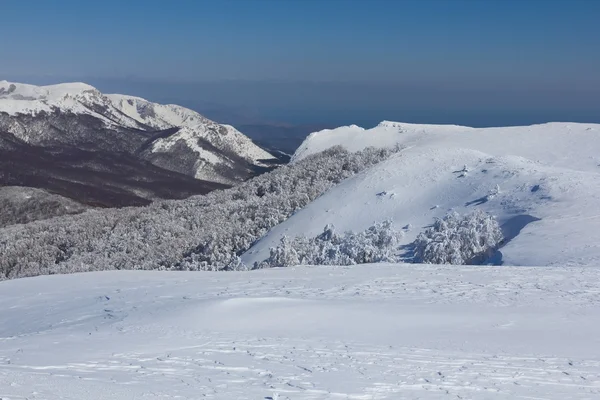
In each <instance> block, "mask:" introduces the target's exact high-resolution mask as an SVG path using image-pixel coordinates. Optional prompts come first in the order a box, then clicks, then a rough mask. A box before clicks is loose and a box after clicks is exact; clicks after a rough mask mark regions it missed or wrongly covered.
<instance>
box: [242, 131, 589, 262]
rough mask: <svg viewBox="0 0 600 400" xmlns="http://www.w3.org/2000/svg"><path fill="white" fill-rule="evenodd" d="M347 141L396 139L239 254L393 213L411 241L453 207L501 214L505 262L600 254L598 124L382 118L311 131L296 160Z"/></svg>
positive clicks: (261, 254) (256, 257)
mask: <svg viewBox="0 0 600 400" xmlns="http://www.w3.org/2000/svg"><path fill="white" fill-rule="evenodd" d="M336 145H340V146H343V147H345V148H347V149H349V150H359V149H362V148H365V147H368V146H374V147H395V146H399V147H400V148H401V151H400V152H399V153H398V154H396V155H394V156H392V157H391V158H390V159H388V160H386V161H384V162H382V163H380V164H378V165H376V166H374V167H372V168H370V169H368V170H366V171H364V172H362V173H361V174H359V175H357V176H355V177H352V178H350V179H348V180H346V181H344V182H342V183H341V184H340V185H338V186H336V187H335V188H333V189H332V190H330V191H328V192H327V193H325V194H324V195H323V196H321V197H320V198H318V199H317V200H316V201H314V202H312V203H311V204H309V205H308V206H307V207H305V208H304V209H302V210H301V211H299V212H297V213H296V214H295V215H293V216H292V217H291V218H289V219H288V220H287V221H285V222H283V223H282V224H280V225H278V226H277V227H275V228H274V229H272V230H271V231H270V232H269V234H268V235H267V236H266V237H265V238H263V239H262V240H261V241H259V242H258V243H257V244H256V245H254V246H253V248H251V249H250V250H249V251H248V252H247V253H246V254H245V255H244V256H243V257H242V260H243V261H244V262H246V263H247V264H248V265H252V264H253V263H254V262H256V261H258V262H260V261H262V260H264V259H266V258H267V257H268V256H269V249H270V248H271V247H274V246H276V245H277V244H278V243H279V241H280V239H281V238H282V237H283V236H284V235H287V236H290V237H296V236H300V235H306V236H309V237H314V236H315V235H317V234H319V233H320V232H322V231H323V228H324V226H325V225H326V224H333V225H334V226H335V227H336V228H337V230H339V231H345V230H352V231H355V232H360V231H363V230H364V229H366V228H368V227H369V226H371V225H372V224H373V223H375V222H380V221H383V220H387V219H392V220H393V222H394V225H395V227H396V228H397V229H398V230H400V231H402V232H403V237H402V240H401V244H404V245H408V244H410V243H412V242H413V241H414V240H415V238H416V237H417V235H418V234H419V233H420V232H423V230H424V229H425V228H426V227H427V226H429V225H431V224H432V223H433V222H434V220H435V218H439V217H443V216H444V215H446V214H447V213H448V212H449V211H450V210H453V211H457V212H459V213H460V214H466V213H469V212H471V211H472V210H475V209H476V208H477V209H482V210H484V211H486V212H489V213H490V214H492V215H495V216H496V217H497V219H498V221H499V223H500V224H501V225H502V226H503V230H504V234H505V237H506V240H507V241H508V243H507V244H506V245H504V247H502V248H501V250H500V251H501V253H502V260H501V262H503V263H504V264H508V265H554V264H561V265H591V264H594V263H597V262H600V235H599V234H598V232H600V219H599V218H598V215H597V214H598V204H600V154H599V153H598V149H600V125H598V124H577V123H549V124H543V125H534V126H524V127H507V128H485V129H476V128H469V127H461V126H446V125H415V124H404V123H396V122H387V121H386V122H382V123H381V124H379V125H378V126H377V127H375V128H373V129H363V128H360V127H358V126H348V127H341V128H338V129H334V130H325V131H320V132H316V133H313V134H311V135H310V136H309V137H308V138H307V139H306V140H305V142H304V143H303V144H302V145H301V146H300V148H299V149H298V150H297V151H296V153H295V155H294V156H293V160H292V162H298V161H299V160H303V159H305V158H306V157H307V156H309V155H311V154H315V153H318V152H320V151H322V150H324V149H326V148H329V147H331V146H336Z"/></svg>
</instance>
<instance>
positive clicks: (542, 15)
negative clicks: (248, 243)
mask: <svg viewBox="0 0 600 400" xmlns="http://www.w3.org/2000/svg"><path fill="white" fill-rule="evenodd" d="M35 3H36V4H35V6H34V7H32V6H31V2H26V1H20V0H6V1H3V2H2V8H3V23H2V24H0V35H1V36H2V37H4V38H10V40H6V41H5V42H3V45H2V54H3V57H2V63H1V64H0V79H8V80H13V81H24V82H31V83H36V84H41V83H56V82H60V81H85V82H87V83H90V84H92V85H94V86H97V87H98V88H99V89H100V90H101V91H103V92H117V93H127V94H132V95H138V96H142V97H146V98H148V99H150V100H154V101H158V102H173V103H178V104H181V105H184V106H188V107H190V108H193V109H195V110H197V111H200V112H202V113H204V114H206V115H207V116H208V117H209V118H213V119H216V120H218V121H220V122H227V123H231V124H281V123H285V124H292V125H299V124H325V125H332V126H335V125H345V124H352V123H355V124H359V125H364V126H372V125H375V124H376V123H378V122H379V121H381V120H384V119H387V120H399V121H407V122H423V123H424V122H427V123H453V124H463V125H471V126H494V125H519V124H530V123H537V122H546V121H581V122H600V111H599V110H600V74H599V73H598V71H600V51H598V40H600V24H598V16H599V15H600V2H597V1H593V0H589V1H587V0H569V1H567V0H564V1H561V0H548V1H533V0H532V1H517V0H514V1H513V0H487V1H472V0H453V1H451V0H422V1H416V0H415V1H412V0H403V1H388V0H371V1H367V0H364V1H362V0H349V1H342V0H322V1H274V0H273V1H270V0H220V1H216V0H215V1H208V0H206V1H191V0H190V1H186V0H181V1H177V2H173V3H170V2H163V1H153V0H149V1H137V0H131V1H127V2H121V1H116V0H107V1H104V2H82V1H73V0H63V1H61V2H41V1H40V2H35ZM17 32H18V34H16V33H17Z"/></svg>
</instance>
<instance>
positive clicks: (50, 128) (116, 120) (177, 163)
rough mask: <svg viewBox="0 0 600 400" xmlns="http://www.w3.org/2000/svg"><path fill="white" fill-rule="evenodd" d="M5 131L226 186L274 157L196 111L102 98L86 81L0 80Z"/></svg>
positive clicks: (29, 140)
mask: <svg viewBox="0 0 600 400" xmlns="http://www.w3.org/2000/svg"><path fill="white" fill-rule="evenodd" d="M0 131H6V132H8V133H10V134H13V135H14V136H16V137H17V138H18V139H21V140H23V141H25V142H26V143H28V144H32V145H41V146H48V145H69V146H75V147H79V148H86V149H90V148H92V149H93V148H98V149H102V150H106V151H124V152H128V153H131V154H132V155H135V156H137V157H142V158H143V159H145V160H148V161H150V162H152V163H153V164H155V165H157V166H160V167H162V168H166V169H169V170H172V171H176V172H180V173H184V174H186V175H191V176H193V177H195V178H198V179H204V180H209V181H213V182H220V183H227V184H231V183H235V182H239V181H240V180H243V179H246V178H247V177H248V176H250V175H252V173H253V170H254V169H255V168H257V167H264V166H266V165H268V163H269V162H270V161H272V160H274V157H273V156H272V155H271V154H269V153H268V152H266V151H264V150H263V149H261V148H260V147H258V146H256V145H255V144H254V143H252V141H251V140H250V139H249V138H248V137H246V136H245V135H243V134H242V133H241V132H239V131H237V130H236V129H235V128H233V127H231V126H229V125H220V124H218V123H216V122H213V121H210V120H208V119H206V118H204V117H203V116H202V115H200V114H198V113H196V112H195V111H192V110H189V109H186V108H184V107H181V106H177V105H161V104H156V103H152V102H149V101H147V100H144V99H140V98H137V97H132V96H125V95H103V94H102V93H100V91H98V90H97V89H95V88H94V87H92V86H89V85H86V84H84V83H66V84H59V85H51V86H33V85H26V84H21V83H11V82H7V81H0ZM265 162H266V163H267V164H265Z"/></svg>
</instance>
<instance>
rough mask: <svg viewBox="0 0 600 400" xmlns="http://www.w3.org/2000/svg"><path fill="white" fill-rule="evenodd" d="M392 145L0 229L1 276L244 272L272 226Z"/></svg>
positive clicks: (328, 154) (333, 153)
mask: <svg viewBox="0 0 600 400" xmlns="http://www.w3.org/2000/svg"><path fill="white" fill-rule="evenodd" d="M393 152H394V150H385V149H383V150H382V149H374V148H368V149H365V150H363V151H360V152H357V153H349V152H348V151H347V150H344V149H343V148H341V147H334V148H331V149H329V150H326V151H324V152H322V153H319V154H315V155H313V156H311V157H307V158H306V159H304V160H302V161H300V162H298V163H293V164H290V165H285V166H282V167H280V168H277V169H276V170H274V171H272V172H269V173H266V174H263V175H260V176H258V177H256V178H253V179H251V180H249V181H247V182H244V183H242V184H240V185H238V186H235V187H233V188H231V189H227V190H219V191H215V192H211V193H209V194H208V195H206V196H194V197H191V198H189V199H186V200H166V201H157V202H155V203H152V204H150V205H148V206H146V207H136V208H134V207H129V208H122V209H104V210H99V209H95V210H89V211H86V212H84V213H82V214H79V215H71V216H62V217H60V218H55V219H51V220H46V221H37V222H32V223H28V224H23V225H13V226H8V227H6V228H2V229H0V280H1V279H8V278H16V277H25V276H35V275H41V274H56V273H70V272H82V271H97V270H110V269H165V270H169V269H176V270H195V271H196V270H213V271H214V270H231V269H243V268H245V266H243V265H241V263H240V262H239V256H240V255H241V254H242V253H243V252H245V251H246V250H248V249H249V248H250V246H252V244H253V243H254V242H256V241H257V240H258V239H260V238H261V237H263V236H264V235H265V234H266V233H267V232H268V231H269V230H270V229H271V228H273V227H274V226H276V225H277V224H280V223H281V222H283V221H285V220H286V219H287V218H289V217H290V216H291V215H292V214H293V213H295V212H296V211H298V210H300V209H302V208H303V207H305V206H306V205H307V204H308V203H310V202H311V201H313V200H314V199H316V198H317V197H318V196H320V195H321V194H323V193H324V192H326V191H327V190H328V189H330V188H331V187H333V186H334V185H336V184H338V183H339V182H341V181H343V180H344V179H346V178H348V177H350V176H352V175H354V174H356V173H358V172H360V171H362V170H364V169H366V168H369V167H370V166H372V165H374V164H377V163H378V162H380V161H383V160H385V159H386V158H388V157H389V156H390V155H391V154H392V153H393Z"/></svg>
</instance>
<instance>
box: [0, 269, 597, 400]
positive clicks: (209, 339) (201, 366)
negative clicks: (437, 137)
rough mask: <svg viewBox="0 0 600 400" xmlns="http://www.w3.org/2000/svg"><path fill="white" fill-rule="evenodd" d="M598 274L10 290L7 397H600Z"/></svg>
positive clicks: (202, 280) (86, 280)
mask: <svg viewBox="0 0 600 400" xmlns="http://www.w3.org/2000/svg"><path fill="white" fill-rule="evenodd" d="M599 278H600V270H599V269H596V268H574V267H571V268H563V267H545V268H534V267H441V266H423V265H363V266H356V267H351V268H345V267H344V268H342V267H338V268H331V267H313V268H310V267H298V268H289V269H283V270H277V269H275V270H261V271H254V272H249V273H164V272H162V273H161V272H130V271H113V272H103V273H88V274H77V275H63V276H45V277H38V278H31V279H21V280H15V281H7V282H0V301H1V302H2V304H3V305H4V307H2V309H1V310H0V321H2V323H1V324H0V398H2V399H10V400H15V399H44V400H53V399H77V400H86V399H114V400H120V399H127V400H131V399H171V398H179V399H198V398H213V399H265V398H273V399H275V398H279V399H330V398H334V399H335V398H340V399H342V398H344V399H398V398H411V399H412V398H420V399H441V398H455V399H459V398H463V399H489V398H493V399H532V398H538V399H539V398H543V399H567V398H577V399H596V398H599V397H600V314H599V313H598V307H599V306H600V296H599V294H600V279H599Z"/></svg>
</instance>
